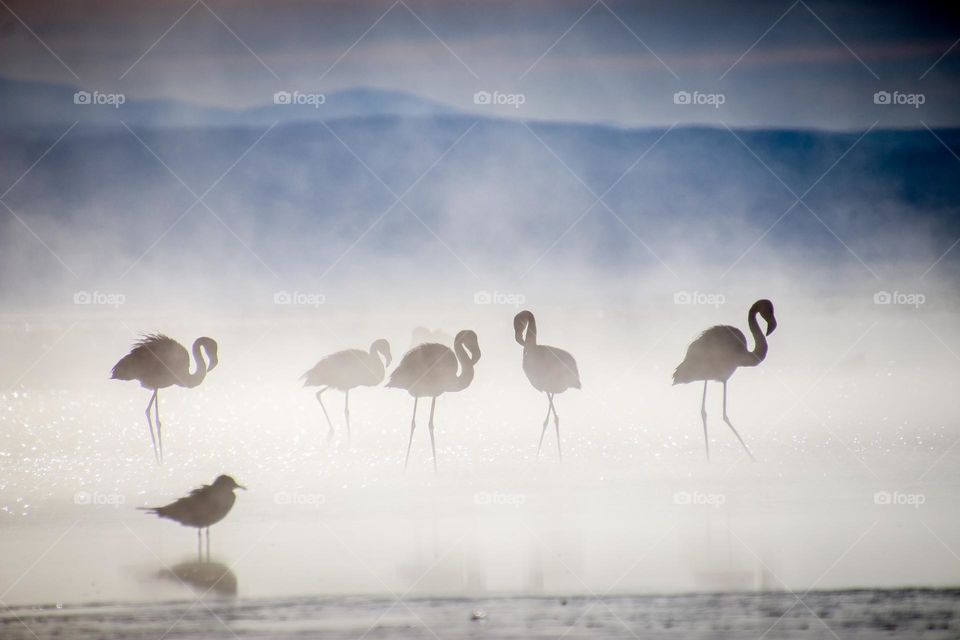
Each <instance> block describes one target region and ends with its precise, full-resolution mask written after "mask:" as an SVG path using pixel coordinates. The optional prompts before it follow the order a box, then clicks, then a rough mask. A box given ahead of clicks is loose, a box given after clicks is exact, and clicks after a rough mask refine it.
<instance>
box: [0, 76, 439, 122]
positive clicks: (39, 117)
mask: <svg viewBox="0 0 960 640" xmlns="http://www.w3.org/2000/svg"><path fill="white" fill-rule="evenodd" d="M278 93H281V94H282V95H281V96H276V94H274V95H271V96H266V97H265V98H264V102H263V104H260V105H256V106H252V107H246V108H237V109H229V108H224V107H211V106H204V105H199V104H194V103H189V102H184V101H178V100H138V99H133V98H130V97H129V96H126V95H123V96H122V97H121V98H112V97H111V96H115V95H117V94H112V93H108V92H102V93H101V92H99V91H96V90H93V89H87V88H81V87H77V86H71V85H66V84H52V83H44V82H25V81H20V80H11V79H7V78H0V128H12V127H23V126H48V125H59V124H63V125H67V124H70V123H72V122H75V121H78V120H79V121H81V122H85V123H88V124H100V125H104V124H118V125H119V120H121V119H122V120H123V121H124V122H126V123H127V124H131V125H132V124H139V125H149V126H159V127H184V126H187V127H222V126H261V125H266V124H271V123H273V122H284V121H302V120H308V121H309V120H319V119H321V118H322V119H325V120H331V119H339V118H348V117H364V116H378V115H394V116H407V117H417V116H438V115H452V114H455V113H458V112H457V110H456V109H454V108H452V107H449V106H447V105H444V104H441V103H439V102H436V101H433V100H428V99H426V98H421V97H419V96H417V95H415V94H413V93H410V92H406V91H393V90H385V89H375V88H371V87H355V88H351V89H344V90H337V91H332V92H329V93H323V94H318V93H312V92H311V93H307V92H303V91H301V90H299V89H294V88H290V89H289V90H284V91H282V92H278ZM317 95H320V96H321V97H320V98H319V99H317V98H316V97H315V96H317ZM98 97H99V98H100V101H99V104H94V102H95V101H96V98H98ZM275 97H279V100H281V101H282V100H284V99H287V100H288V101H287V103H285V104H277V103H275V102H274V101H275V99H276V98H275ZM297 97H300V98H301V99H300V101H299V103H298V101H297ZM78 100H79V101H80V103H79V104H78V103H77V101H78Z"/></svg>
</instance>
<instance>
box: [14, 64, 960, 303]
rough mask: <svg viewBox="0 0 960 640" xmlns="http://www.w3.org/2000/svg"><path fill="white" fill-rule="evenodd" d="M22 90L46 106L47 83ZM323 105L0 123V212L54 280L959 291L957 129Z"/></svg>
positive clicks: (19, 260)
mask: <svg viewBox="0 0 960 640" xmlns="http://www.w3.org/2000/svg"><path fill="white" fill-rule="evenodd" d="M0 86H2V91H10V90H12V89H15V88H16V87H15V86H14V85H11V84H10V83H9V82H6V83H5V84H4V83H0ZM32 90H33V91H34V95H37V96H40V97H41V98H43V99H44V100H54V101H57V100H59V101H60V102H62V101H63V99H64V97H63V96H64V94H63V91H64V88H63V87H61V88H59V89H56V90H54V89H52V88H51V87H49V86H43V87H33V88H32ZM49 91H54V93H53V94H49V95H47V94H44V93H43V92H49ZM38 92H39V93H38ZM41 94H42V95H41ZM70 95H71V104H70V106H73V105H72V94H70ZM43 96H45V97H43ZM38 99H40V98H38ZM4 104H5V106H4V107H3V108H12V107H10V105H7V104H6V103H4ZM328 105H329V106H331V109H332V108H333V106H334V105H335V106H336V109H338V110H339V111H337V113H340V114H342V117H329V118H325V121H324V123H321V122H316V121H314V119H313V118H311V117H304V118H303V119H298V118H293V119H292V120H290V119H281V122H280V123H279V124H277V126H276V127H274V128H273V129H271V130H270V131H269V132H267V126H268V124H267V122H269V123H270V124H273V122H274V117H273V115H274V113H276V111H275V110H281V109H289V108H290V107H289V106H288V105H266V106H264V107H258V108H255V109H250V110H245V111H242V112H237V113H234V112H230V113H228V114H224V113H222V112H221V111H220V110H213V111H202V112H195V111H190V113H189V114H186V115H185V114H179V115H176V116H175V115H174V114H175V112H174V111H172V110H171V109H172V107H170V105H166V104H152V105H149V108H148V105H140V107H142V108H141V110H140V111H137V112H136V114H138V115H137V117H131V116H129V115H125V116H124V122H127V123H128V124H129V125H130V127H131V129H132V130H133V132H134V133H135V134H136V135H134V134H132V133H131V132H130V131H127V130H126V129H125V128H124V127H123V126H119V125H117V124H116V120H117V119H116V118H114V117H113V116H110V117H109V118H107V117H105V118H104V120H103V121H100V120H81V121H80V123H79V124H78V125H77V126H76V127H75V128H73V129H72V130H71V131H70V133H69V134H67V135H66V136H64V137H63V139H62V140H61V141H60V142H59V143H57V144H56V145H55V146H54V147H53V148H52V149H51V148H50V147H51V145H52V144H53V142H54V141H55V140H56V139H57V138H58V136H60V135H61V134H62V133H63V128H64V127H65V126H66V125H60V126H57V127H46V128H43V127H42V126H40V129H38V130H31V131H24V130H22V128H20V127H18V126H0V148H2V149H3V150H4V152H3V154H2V155H0V185H14V184H15V186H14V187H13V188H12V189H11V190H10V192H9V194H8V195H7V196H5V198H4V202H5V203H6V204H7V205H8V206H9V207H10V208H11V209H12V210H14V211H16V212H17V215H18V216H20V218H21V219H22V220H23V221H25V222H26V223H27V224H29V226H30V228H31V230H33V231H35V232H36V233H37V236H38V237H40V238H43V239H44V241H45V242H46V243H47V244H48V246H49V247H50V250H51V251H53V252H55V253H56V255H58V256H60V257H62V259H63V260H64V262H65V263H66V264H70V265H71V267H72V268H75V269H76V270H77V271H81V272H84V270H85V269H87V270H89V271H91V272H96V271H97V270H98V269H106V271H108V272H109V273H110V274H111V276H112V277H115V276H116V275H117V274H119V273H122V272H123V271H124V269H126V268H128V267H129V265H130V264H132V263H135V264H136V265H137V266H136V270H137V271H140V272H145V273H150V272H151V270H152V269H155V270H156V272H157V273H173V274H178V276H174V277H179V278H181V279H187V280H188V279H189V278H191V277H193V276H192V274H196V273H198V272H204V271H209V270H210V267H209V265H207V264H206V263H205V262H203V260H206V259H211V258H213V257H215V256H219V261H218V262H217V263H216V264H218V265H220V264H225V265H231V266H230V267H228V268H231V269H241V268H251V269H253V270H254V271H259V272H260V274H261V275H262V271H263V265H264V264H269V265H270V266H271V268H272V269H273V270H275V271H277V272H282V273H293V272H297V273H300V272H303V273H309V274H313V275H317V274H319V273H324V272H325V270H326V269H328V268H333V269H334V272H335V273H338V274H339V273H343V274H348V273H352V274H353V275H358V274H359V273H360V272H361V271H362V270H364V269H369V270H372V271H373V273H374V274H375V275H374V276H370V278H374V280H376V279H388V278H390V277H393V276H395V275H396V277H399V276H398V275H397V274H400V273H401V272H402V269H400V268H396V269H391V267H390V266H389V265H392V264H394V263H403V264H404V265H405V266H407V267H410V268H417V269H420V268H422V269H425V270H427V272H430V271H432V270H435V269H437V268H439V269H441V270H442V269H446V268H451V269H455V270H460V271H465V270H466V268H467V267H466V265H471V268H473V267H475V268H476V271H484V272H485V273H490V272H493V273H497V274H500V275H501V276H502V277H504V278H510V277H512V278H516V277H518V276H520V275H522V274H525V273H526V272H527V271H528V270H529V269H531V268H533V267H534V266H535V267H536V268H535V269H534V273H541V274H548V273H557V272H559V271H561V270H563V269H571V268H573V269H574V271H576V270H582V269H585V268H588V267H589V268H590V269H597V270H610V271H613V272H618V273H666V275H667V276H669V277H674V276H675V275H676V274H671V273H670V272H669V271H668V270H672V271H675V272H682V271H683V268H684V266H685V265H691V264H693V265H698V264H709V265H712V268H713V269H715V270H716V269H719V271H717V273H719V272H722V271H723V270H724V269H726V268H727V267H731V268H733V267H735V269H736V270H735V271H734V274H735V275H737V276H741V277H746V276H749V274H750V273H751V272H756V273H762V272H763V271H764V270H765V269H768V268H771V267H772V266H773V265H774V264H777V263H779V264H789V265H795V264H809V265H811V266H817V267H818V268H831V267H832V266H834V265H843V266H846V267H850V268H852V269H853V270H854V271H857V272H859V273H860V274H861V275H866V277H868V278H870V277H873V276H874V275H875V277H877V278H882V277H883V275H884V274H885V273H886V272H885V271H884V266H883V265H884V264H891V263H893V262H895V261H898V260H900V261H911V262H915V263H916V264H917V265H918V270H917V273H916V274H915V275H916V277H919V276H920V275H921V273H922V271H923V269H925V268H926V267H928V266H930V265H931V264H933V263H934V260H936V259H937V257H938V256H940V255H944V256H945V257H944V258H943V260H942V261H940V262H938V263H936V264H937V266H936V269H937V272H938V273H944V272H947V273H954V274H955V275H957V276H958V277H960V273H958V271H960V248H958V249H956V250H954V251H948V249H949V248H950V246H951V245H952V244H953V243H954V242H955V241H956V239H957V238H958V237H960V180H957V174H958V171H960V164H958V163H957V161H956V158H954V157H953V156H952V154H951V152H950V151H949V150H948V149H947V148H945V146H944V145H946V146H947V147H950V148H952V149H960V130H957V129H942V130H937V131H935V132H934V133H935V135H934V134H932V133H931V132H930V131H927V130H884V129H879V128H878V129H874V130H872V131H870V133H868V134H867V135H865V136H863V137H862V138H861V135H860V133H856V132H853V133H851V132H833V131H797V130H738V131H736V132H734V133H731V132H730V131H727V130H726V129H722V128H720V129H718V128H710V127H677V128H675V129H672V130H670V131H666V130H664V129H622V128H617V127H611V126H603V125H594V124H582V123H579V124H578V123H544V122H539V123H538V122H527V123H523V122H519V121H513V120H506V119H497V118H484V117H478V116H475V115H472V114H460V113H457V112H455V111H451V110H447V109H446V108H444V107H443V106H442V105H439V106H438V105H435V104H434V103H431V102H429V101H424V100H421V99H419V98H416V97H415V96H409V95H407V94H392V93H389V92H381V91H378V90H366V89H361V90H354V91H349V92H341V93H338V94H332V95H331V96H329V97H328V101H327V103H326V104H325V105H324V106H328ZM128 106H130V105H124V106H123V107H121V108H122V109H125V108H127V107H128ZM58 108H59V106H58ZM77 108H78V109H82V108H84V107H82V106H80V105H77ZM99 108H102V109H112V107H106V106H104V107H99ZM99 108H98V109H99ZM138 108H139V107H138ZM304 108H306V109H309V110H310V111H311V112H313V111H317V110H315V109H313V108H312V107H309V106H305V107H304ZM150 109H156V110H159V111H160V112H162V116H156V117H154V116H153V115H152V114H154V112H153V111H150ZM191 109H192V107H191ZM384 112H386V113H384ZM125 113H128V114H129V113H133V112H132V111H131V112H125ZM280 113H287V112H284V111H281V112H280ZM36 115H37V116H38V118H37V119H36V121H35V124H38V125H39V123H40V121H42V120H43V118H42V117H40V116H43V115H44V114H43V112H42V110H37V112H36ZM48 115H49V114H48ZM53 115H55V116H57V117H60V115H62V113H61V112H59V111H57V112H56V113H54V114H53ZM231 118H234V120H231ZM180 120H182V121H183V122H184V124H182V125H174V124H169V123H172V122H177V121H180ZM47 122H48V123H49V122H52V120H48V121H47ZM70 122H73V120H71V121H70ZM108 123H110V126H106V125H107V124H108ZM158 123H160V124H158ZM163 123H167V124H163ZM6 124H7V121H4V125H6ZM328 127H329V128H328ZM145 147H146V148H145ZM48 150H49V152H48V153H46V155H44V154H45V152H47V151H48ZM154 154H156V155H154ZM41 157H42V158H43V159H42V161H41V162H38V163H37V164H36V166H34V167H32V168H31V165H33V164H34V163H35V162H37V159H38V158H41ZM28 169H29V172H28ZM171 173H172V174H175V175H171ZM24 174H26V175H24ZM21 176H24V177H23V178H22V179H21V180H20V181H19V182H17V180H18V178H20V177H21ZM181 180H182V181H183V183H185V184H186V185H187V187H184V184H182V183H181V182H180V181H181ZM211 185H213V186H214V188H213V189H212V190H211V192H210V193H209V194H207V195H205V197H204V203H205V204H206V205H209V207H210V208H211V209H212V210H213V211H215V212H216V216H217V218H218V219H219V220H220V221H222V224H221V223H219V222H218V221H217V219H215V218H213V217H212V216H211V215H208V213H205V207H204V205H197V204H196V202H195V195H194V194H202V193H205V192H206V190H207V189H209V188H210V187H211ZM3 188H6V187H3ZM808 189H809V192H807V191H808ZM408 190H409V192H408ZM400 195H402V196H403V199H402V201H398V200H397V197H398V196H400ZM801 195H802V196H803V198H802V201H800V202H798V201H797V197H798V196H801ZM191 206H194V209H193V211H192V213H190V215H187V216H185V217H184V218H183V221H180V216H182V215H184V211H185V210H187V209H188V208H189V207H191ZM2 213H3V211H0V214H2ZM224 225H228V226H229V231H227V230H226V229H225V228H224ZM234 234H235V235H234ZM158 238H160V240H158ZM238 238H239V239H241V240H242V244H241V243H240V242H238ZM80 239H82V240H80ZM8 243H9V244H8ZM153 243H158V244H157V247H156V249H155V250H154V249H151V246H152V245H153ZM0 245H2V246H0V274H2V273H24V272H38V273H49V274H50V276H51V277H57V278H60V277H62V273H60V272H59V271H58V270H61V269H62V268H61V266H60V265H59V264H57V263H56V262H55V261H51V260H50V256H49V255H48V254H47V253H46V252H45V251H38V250H37V242H36V240H35V239H34V238H32V237H31V236H30V235H29V234H28V233H27V232H26V231H25V230H24V228H23V225H21V224H19V222H18V221H17V220H16V219H15V218H14V217H13V216H10V215H6V216H4V215H0ZM244 245H246V248H247V249H249V251H247V250H245V249H244ZM41 249H42V247H41ZM347 254H349V259H348V260H345V261H343V262H338V261H337V258H338V256H341V255H347ZM141 255H143V256H144V257H143V258H142V260H138V258H139V257H140V256H141ZM174 255H175V256H176V257H175V258H174V257H173V256H174ZM253 256H256V258H254V257H253ZM364 257H366V259H363V258H364ZM165 260H166V261H169V263H165V262H164V261H165ZM861 261H862V262H861ZM112 263H115V264H112ZM331 265H334V266H331ZM411 265H412V266H411ZM438 265H439V267H438ZM217 268H220V267H219V266H218V267H217ZM912 268H913V267H911V269H912ZM871 270H872V271H871ZM900 271H902V269H901V270H896V269H891V270H890V273H899V272H900ZM911 273H912V271H911ZM81 275H83V274H81ZM467 275H468V276H469V275H470V274H469V273H468V274H467ZM801 275H802V274H801ZM3 286H4V282H3V279H2V278H0V288H2V287H3Z"/></svg>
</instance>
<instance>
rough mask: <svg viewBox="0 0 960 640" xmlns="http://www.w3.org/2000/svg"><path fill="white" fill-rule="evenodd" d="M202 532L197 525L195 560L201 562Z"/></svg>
mask: <svg viewBox="0 0 960 640" xmlns="http://www.w3.org/2000/svg"><path fill="white" fill-rule="evenodd" d="M202 533H203V529H202V528H200V527H197V562H203V543H202V542H201V540H200V536H201V534H202Z"/></svg>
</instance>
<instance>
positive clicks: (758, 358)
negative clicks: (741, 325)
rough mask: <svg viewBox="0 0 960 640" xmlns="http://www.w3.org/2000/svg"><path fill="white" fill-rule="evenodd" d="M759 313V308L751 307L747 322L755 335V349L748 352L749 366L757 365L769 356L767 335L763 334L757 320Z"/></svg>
mask: <svg viewBox="0 0 960 640" xmlns="http://www.w3.org/2000/svg"><path fill="white" fill-rule="evenodd" d="M758 314H759V311H758V310H757V309H755V308H753V307H751V308H750V313H749V314H748V319H747V324H748V326H749V327H750V333H751V334H752V335H753V351H750V352H749V353H748V354H747V358H746V362H745V366H748V367H755V366H757V365H758V364H760V363H761V362H763V360H764V358H766V357H767V336H765V335H764V334H763V331H762V330H761V329H760V323H759V322H757V315H758Z"/></svg>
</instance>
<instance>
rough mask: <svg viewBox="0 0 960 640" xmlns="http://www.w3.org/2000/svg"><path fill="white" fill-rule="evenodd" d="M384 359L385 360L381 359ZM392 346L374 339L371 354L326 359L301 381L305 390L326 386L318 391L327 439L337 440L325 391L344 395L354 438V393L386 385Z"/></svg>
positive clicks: (351, 351)
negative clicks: (352, 420) (351, 404)
mask: <svg viewBox="0 0 960 640" xmlns="http://www.w3.org/2000/svg"><path fill="white" fill-rule="evenodd" d="M381 357H383V361H381V360H380V358H381ZM391 358H392V356H391V355H390V344H389V343H388V342H387V341H386V340H384V339H382V338H381V339H379V340H374V341H373V344H371V345H370V349H369V350H368V351H363V350H362V349H345V350H344V351H337V352H336V353H332V354H330V355H329V356H327V357H325V358H323V359H322V360H320V362H318V363H317V364H315V365H314V366H313V368H312V369H310V370H309V371H307V372H306V373H305V374H303V376H301V379H302V380H303V386H305V387H323V388H322V389H320V390H319V391H317V401H318V402H319V403H320V408H321V409H322V410H323V415H324V416H325V417H326V419H327V425H328V427H329V431H328V432H327V439H328V440H329V439H330V438H332V437H333V423H332V422H331V421H330V415H329V414H328V413H327V408H326V407H324V406H323V398H322V397H321V396H322V395H323V392H324V391H326V390H327V389H337V390H339V391H343V392H344V396H345V397H344V401H343V415H344V417H345V418H346V423H347V438H348V439H349V437H350V390H351V389H355V388H356V387H372V386H375V385H378V384H380V383H381V382H383V376H384V374H385V373H386V368H385V367H389V366H390V360H391Z"/></svg>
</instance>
